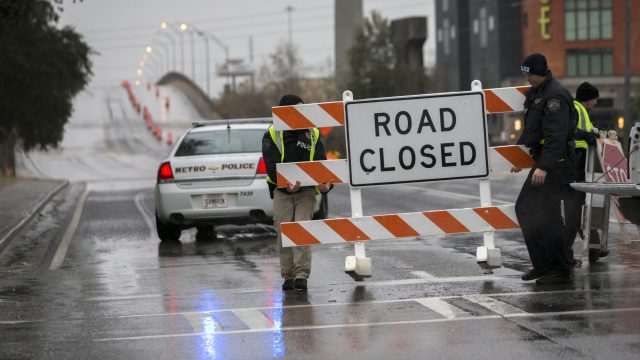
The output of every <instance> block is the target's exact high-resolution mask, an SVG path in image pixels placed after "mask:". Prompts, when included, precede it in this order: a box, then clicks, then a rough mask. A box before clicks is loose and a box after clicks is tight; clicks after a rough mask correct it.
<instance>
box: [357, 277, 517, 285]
mask: <svg viewBox="0 0 640 360" xmlns="http://www.w3.org/2000/svg"><path fill="white" fill-rule="evenodd" d="M507 279H508V278H503V277H498V276H487V275H479V276H454V277H435V276H431V277H423V278H419V279H400V280H386V281H371V282H367V285H378V286H393V285H413V284H430V283H455V282H474V281H498V280H502V281H504V280H507Z"/></svg>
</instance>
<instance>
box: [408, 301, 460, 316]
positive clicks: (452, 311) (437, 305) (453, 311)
mask: <svg viewBox="0 0 640 360" xmlns="http://www.w3.org/2000/svg"><path fill="white" fill-rule="evenodd" d="M415 301H416V302H417V303H419V304H421V305H422V306H425V307H428V308H429V309H431V310H433V311H435V312H437V313H438V314H440V315H442V316H444V317H446V318H447V319H454V318H462V317H469V316H473V315H472V314H470V313H468V312H466V311H464V310H462V309H460V308H458V307H456V306H453V305H451V304H449V303H448V302H446V301H444V300H442V299H439V298H422V299H416V300H415Z"/></svg>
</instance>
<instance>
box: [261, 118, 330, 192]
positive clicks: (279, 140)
mask: <svg viewBox="0 0 640 360" xmlns="http://www.w3.org/2000/svg"><path fill="white" fill-rule="evenodd" d="M309 130H311V150H310V151H309V161H313V157H314V156H315V154H316V144H317V143H318V138H319V137H320V130H318V129H317V128H312V129H309ZM283 133H284V132H283V131H276V130H275V129H274V128H273V125H271V126H269V135H271V140H272V141H273V143H274V144H276V147H277V148H278V151H279V152H280V162H284V135H283ZM267 182H268V183H271V184H274V185H276V183H275V182H274V181H273V180H271V178H270V177H269V175H267Z"/></svg>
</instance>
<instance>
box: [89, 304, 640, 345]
mask: <svg viewBox="0 0 640 360" xmlns="http://www.w3.org/2000/svg"><path fill="white" fill-rule="evenodd" d="M632 311H640V307H634V308H624V309H600V310H576V311H557V312H544V313H518V314H505V315H503V316H499V315H487V316H472V317H461V318H451V319H425V320H406V321H381V322H373V323H360V324H335V325H305V326H291V327H282V328H278V329H275V328H266V329H247V330H229V331H222V332H219V333H218V335H232V334H246V333H258V332H270V331H296V330H322V329H337V328H353V327H368V326H383V325H408V324H429V323H442V322H452V321H477V320H489V319H503V318H512V317H513V318H515V317H548V316H562V315H591V314H606V313H620V312H632ZM206 335H210V334H209V333H185V334H166V335H148V336H130V337H116V338H98V339H93V341H95V342H108V341H134V340H150V339H166V338H181V337H193V336H206Z"/></svg>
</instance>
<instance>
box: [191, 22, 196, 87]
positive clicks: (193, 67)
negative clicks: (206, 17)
mask: <svg viewBox="0 0 640 360" xmlns="http://www.w3.org/2000/svg"><path fill="white" fill-rule="evenodd" d="M189 35H190V36H191V78H192V80H193V82H194V83H195V82H196V50H195V44H194V43H193V31H189Z"/></svg>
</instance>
